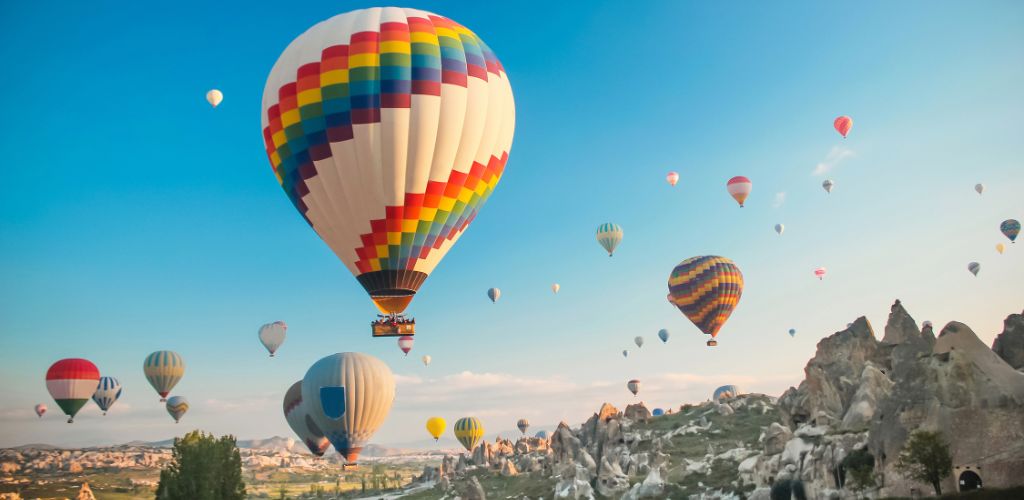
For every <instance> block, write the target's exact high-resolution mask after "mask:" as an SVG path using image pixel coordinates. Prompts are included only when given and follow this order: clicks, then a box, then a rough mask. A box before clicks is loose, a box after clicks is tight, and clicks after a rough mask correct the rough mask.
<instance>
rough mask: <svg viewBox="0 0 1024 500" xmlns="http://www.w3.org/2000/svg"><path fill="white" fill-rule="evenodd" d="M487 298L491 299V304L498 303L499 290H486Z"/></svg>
mask: <svg viewBox="0 0 1024 500" xmlns="http://www.w3.org/2000/svg"><path fill="white" fill-rule="evenodd" d="M487 298H489V299H491V303H492V304H493V303H495V302H498V299H500V298H501V290H499V289H497V288H491V289H490V290H487Z"/></svg>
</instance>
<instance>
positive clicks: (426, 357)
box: [420, 354, 432, 366]
mask: <svg viewBox="0 0 1024 500" xmlns="http://www.w3.org/2000/svg"><path fill="white" fill-rule="evenodd" d="M420 359H422V360H423V366H430V360H431V359H432V358H431V357H430V355H429V354H424V355H423V357H422V358H420Z"/></svg>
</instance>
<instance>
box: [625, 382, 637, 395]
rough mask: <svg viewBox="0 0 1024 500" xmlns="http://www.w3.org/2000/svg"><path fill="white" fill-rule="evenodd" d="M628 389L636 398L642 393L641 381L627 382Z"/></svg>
mask: <svg viewBox="0 0 1024 500" xmlns="http://www.w3.org/2000/svg"><path fill="white" fill-rule="evenodd" d="M626 389H629V392H632V393H633V395H634V396H636V393H638V392H640V381H639V380H637V379H633V380H630V381H629V382H626Z"/></svg>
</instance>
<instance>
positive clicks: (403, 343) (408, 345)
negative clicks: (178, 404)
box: [398, 335, 415, 356]
mask: <svg viewBox="0 0 1024 500" xmlns="http://www.w3.org/2000/svg"><path fill="white" fill-rule="evenodd" d="M413 342H415V340H414V339H413V337H412V335H402V336H401V337H398V348H399V349H401V350H402V352H404V353H405V355H406V356H408V355H409V351H411V350H412V344H413Z"/></svg>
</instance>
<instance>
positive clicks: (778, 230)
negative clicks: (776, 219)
mask: <svg viewBox="0 0 1024 500" xmlns="http://www.w3.org/2000/svg"><path fill="white" fill-rule="evenodd" d="M785 230H786V226H784V225H782V224H776V225H775V232H776V233H779V236H782V232H783V231H785Z"/></svg>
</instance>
